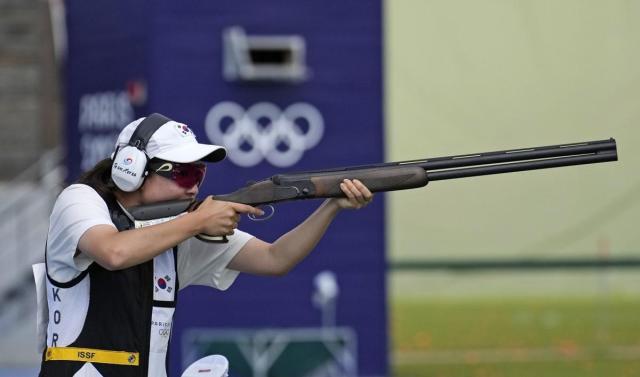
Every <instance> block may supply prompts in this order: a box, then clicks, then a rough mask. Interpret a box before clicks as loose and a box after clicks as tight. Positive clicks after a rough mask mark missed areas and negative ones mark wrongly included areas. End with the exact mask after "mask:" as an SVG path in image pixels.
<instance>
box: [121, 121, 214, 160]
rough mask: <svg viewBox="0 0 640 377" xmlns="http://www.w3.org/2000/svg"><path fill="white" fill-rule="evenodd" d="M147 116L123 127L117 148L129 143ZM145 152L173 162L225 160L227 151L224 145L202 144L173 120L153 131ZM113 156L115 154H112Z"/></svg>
mask: <svg viewBox="0 0 640 377" xmlns="http://www.w3.org/2000/svg"><path fill="white" fill-rule="evenodd" d="M144 119H145V118H140V119H137V120H135V121H133V122H131V123H129V124H128V125H127V126H126V127H125V128H123V129H122V131H121V132H120V135H118V140H117V141H116V146H115V149H118V148H122V147H124V146H126V145H128V144H129V140H130V139H131V135H133V132H134V131H135V130H136V128H138V126H139V125H140V123H142V121H143V120H144ZM145 152H146V154H147V156H148V157H149V159H152V158H159V159H162V160H166V161H171V162H181V163H188V162H195V161H201V160H202V161H205V162H218V161H222V160H224V158H225V156H226V155H227V151H226V150H225V149H224V147H222V146H219V145H213V144H201V143H198V141H197V140H196V135H195V134H194V133H193V131H191V129H190V128H189V127H187V126H186V125H185V124H182V123H178V122H175V121H173V120H170V121H168V122H167V123H165V124H163V125H162V126H161V127H160V128H158V129H157V130H156V132H154V133H153V135H152V136H151V138H150V139H149V142H148V143H147V147H146V148H145ZM112 157H113V156H112Z"/></svg>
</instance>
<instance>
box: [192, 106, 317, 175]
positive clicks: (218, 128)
mask: <svg viewBox="0 0 640 377" xmlns="http://www.w3.org/2000/svg"><path fill="white" fill-rule="evenodd" d="M204 127H205V131H206V133H207V136H208V137H209V139H210V140H211V141H212V142H213V143H214V144H219V145H223V146H224V147H225V148H227V151H228V157H229V159H230V160H231V161H232V162H233V163H235V164H236V165H239V166H242V167H251V166H255V165H257V164H259V163H260V162H262V161H263V160H267V161H268V162H269V163H270V164H272V165H274V166H277V167H289V166H292V165H294V164H295V163H297V162H298V161H300V159H301V158H302V155H303V154H304V152H305V151H307V150H309V149H311V148H313V147H315V146H316V145H318V143H319V142H320V140H321V139H322V135H323V134H324V120H323V118H322V114H320V111H318V109H316V108H315V107H314V106H313V105H310V104H308V103H303V102H298V103H294V104H291V105H289V106H288V107H287V108H286V109H284V110H281V109H280V108H279V107H278V106H276V105H274V104H272V103H269V102H259V103H256V104H254V105H252V106H251V107H249V108H248V109H247V110H245V109H244V108H243V107H242V106H240V105H238V104H237V103H235V102H230V101H226V102H220V103H218V104H216V105H214V106H213V107H211V109H210V110H209V112H208V113H207V117H206V119H205V125H204Z"/></svg>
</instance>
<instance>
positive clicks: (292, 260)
mask: <svg viewBox="0 0 640 377" xmlns="http://www.w3.org/2000/svg"><path fill="white" fill-rule="evenodd" d="M338 212H340V206H339V205H338V204H337V202H336V200H334V199H327V200H325V201H324V203H322V205H320V207H318V209H316V210H315V212H314V213H312V214H311V216H309V217H308V218H307V219H306V220H305V221H304V222H302V223H301V224H300V225H298V226H297V227H295V228H294V229H292V230H290V231H289V232H287V233H286V234H284V235H282V236H281V237H280V238H278V239H277V240H276V241H275V242H274V243H273V244H272V245H271V249H270V252H271V253H272V255H273V258H274V259H275V260H276V263H277V265H278V270H280V271H281V272H282V273H286V272H288V271H289V270H291V269H292V268H293V267H294V266H295V265H296V264H298V263H299V262H300V261H301V260H302V259H304V258H305V257H306V256H307V255H308V254H309V253H310V252H311V250H313V248H314V247H315V246H316V245H317V244H318V241H320V239H321V238H322V236H323V235H324V233H325V232H326V230H327V228H329V225H330V224H331V222H332V221H333V219H334V218H335V216H336V215H337V214H338Z"/></svg>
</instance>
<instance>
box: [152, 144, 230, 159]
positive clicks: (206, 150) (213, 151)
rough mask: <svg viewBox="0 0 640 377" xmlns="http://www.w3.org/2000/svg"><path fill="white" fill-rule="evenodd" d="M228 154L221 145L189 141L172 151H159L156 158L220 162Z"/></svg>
mask: <svg viewBox="0 0 640 377" xmlns="http://www.w3.org/2000/svg"><path fill="white" fill-rule="evenodd" d="M226 156H227V151H226V150H225V149H224V148H223V147H221V146H219V145H211V144H199V143H198V144H193V143H189V144H184V145H181V146H178V147H175V148H172V149H171V150H170V151H166V152H161V153H158V154H157V155H155V156H154V158H159V159H162V160H166V161H171V162H180V163H188V162H196V161H205V162H218V161H222V160H224V158H225V157H226Z"/></svg>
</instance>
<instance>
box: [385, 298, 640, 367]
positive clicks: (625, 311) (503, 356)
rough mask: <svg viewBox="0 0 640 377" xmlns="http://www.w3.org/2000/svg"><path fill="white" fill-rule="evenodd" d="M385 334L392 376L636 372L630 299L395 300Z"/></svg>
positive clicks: (634, 311) (638, 329)
mask: <svg viewBox="0 0 640 377" xmlns="http://www.w3.org/2000/svg"><path fill="white" fill-rule="evenodd" d="M391 330H392V346H393V355H394V356H393V372H394V375H395V376H398V377H419V376H447V377H455V376H518V377H521V376H604V375H606V376H632V375H634V376H635V375H640V300H637V299H633V298H625V297H594V298H587V297H583V298H575V297H571V296H567V297H554V298H551V299H545V298H510V299H497V298H482V299H478V298H476V299H474V298H451V299H444V298H438V299H436V298H398V299H395V300H393V301H392V312H391Z"/></svg>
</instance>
